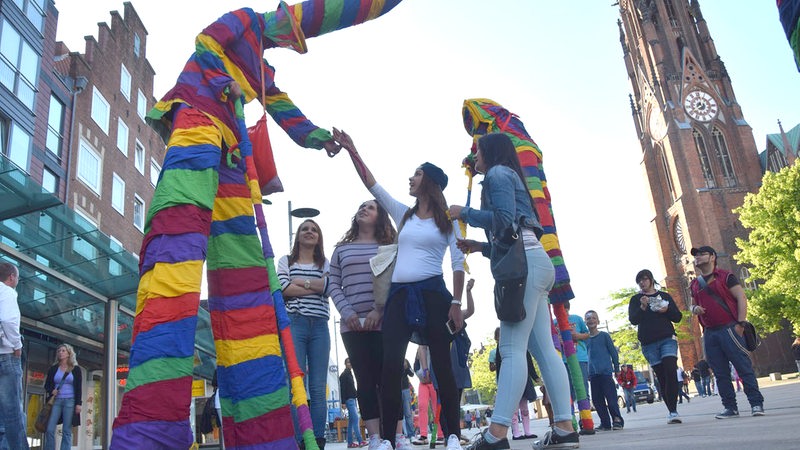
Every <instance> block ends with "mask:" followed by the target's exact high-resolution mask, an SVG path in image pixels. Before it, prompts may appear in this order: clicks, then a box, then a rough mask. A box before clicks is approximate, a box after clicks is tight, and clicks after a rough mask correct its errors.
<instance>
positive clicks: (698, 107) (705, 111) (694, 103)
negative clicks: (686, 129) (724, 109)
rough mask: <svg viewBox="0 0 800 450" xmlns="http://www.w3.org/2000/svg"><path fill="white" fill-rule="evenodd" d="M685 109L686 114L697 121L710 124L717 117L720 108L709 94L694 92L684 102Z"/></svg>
mask: <svg viewBox="0 0 800 450" xmlns="http://www.w3.org/2000/svg"><path fill="white" fill-rule="evenodd" d="M683 107H684V109H686V114H689V116H690V117H691V118H693V119H695V120H699V121H701V122H708V121H709V120H711V119H713V118H714V117H716V115H717V112H719V108H718V107H717V101H716V100H714V97H712V96H711V95H710V94H709V93H707V92H703V91H692V92H690V93H689V95H687V96H686V98H685V99H684V100H683Z"/></svg>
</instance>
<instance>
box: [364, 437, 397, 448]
mask: <svg viewBox="0 0 800 450" xmlns="http://www.w3.org/2000/svg"><path fill="white" fill-rule="evenodd" d="M381 444H383V441H381V437H380V436H379V435H377V434H373V435H372V436H370V437H369V447H368V449H369V450H378V449H379V448H380V446H381ZM390 447H391V446H390ZM387 450H388V449H387Z"/></svg>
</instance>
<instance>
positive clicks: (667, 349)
mask: <svg viewBox="0 0 800 450" xmlns="http://www.w3.org/2000/svg"><path fill="white" fill-rule="evenodd" d="M642 354H643V355H644V359H646V360H647V362H648V363H649V364H650V365H651V366H657V365H659V364H661V360H662V359H664V358H665V357H667V356H675V357H677V356H678V341H677V340H675V337H674V336H670V337H668V338H664V339H661V340H659V341H655V342H651V343H649V344H644V345H642Z"/></svg>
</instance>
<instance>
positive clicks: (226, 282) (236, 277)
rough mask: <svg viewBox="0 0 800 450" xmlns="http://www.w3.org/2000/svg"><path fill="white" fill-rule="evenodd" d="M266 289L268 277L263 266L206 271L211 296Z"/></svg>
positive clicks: (224, 295) (267, 287)
mask: <svg viewBox="0 0 800 450" xmlns="http://www.w3.org/2000/svg"><path fill="white" fill-rule="evenodd" d="M268 289H269V277H268V276H267V270H266V268H264V267H247V268H241V269H217V270H209V271H208V295H209V296H211V297H228V296H231V295H239V294H244V293H246V292H257V291H266V290H268Z"/></svg>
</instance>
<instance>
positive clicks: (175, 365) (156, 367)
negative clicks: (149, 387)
mask: <svg viewBox="0 0 800 450" xmlns="http://www.w3.org/2000/svg"><path fill="white" fill-rule="evenodd" d="M193 361H194V357H192V356H187V357H186V358H158V359H151V360H150V361H147V362H146V363H143V364H140V365H138V366H136V367H134V368H132V369H131V371H130V372H129V373H128V381H127V383H126V384H125V390H126V391H130V390H133V389H134V388H136V387H139V386H142V385H145V384H149V383H153V382H156V381H164V380H172V379H175V378H181V377H185V376H191V375H192V362H193Z"/></svg>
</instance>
